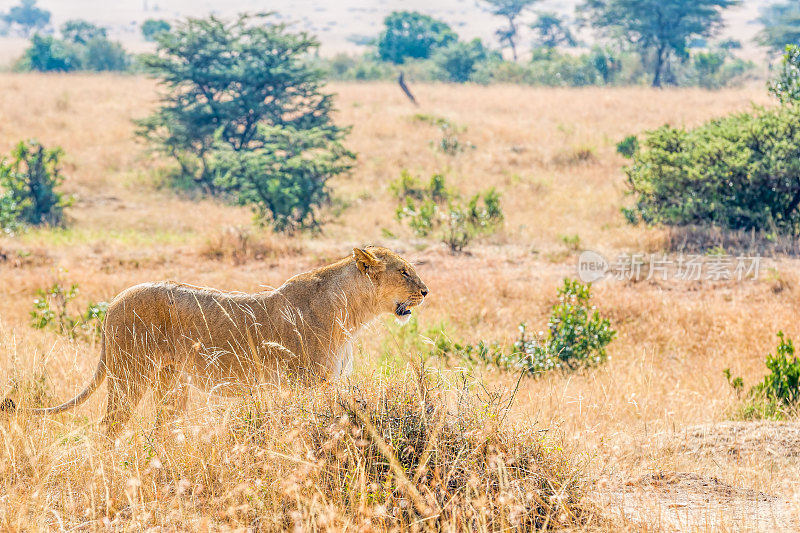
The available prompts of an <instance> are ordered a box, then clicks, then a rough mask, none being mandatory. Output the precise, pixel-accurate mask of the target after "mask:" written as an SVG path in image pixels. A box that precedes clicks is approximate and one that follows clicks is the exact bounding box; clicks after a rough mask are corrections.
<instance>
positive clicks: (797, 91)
mask: <svg viewBox="0 0 800 533" xmlns="http://www.w3.org/2000/svg"><path fill="white" fill-rule="evenodd" d="M769 92H770V93H772V94H773V95H774V96H775V97H776V98H777V99H778V100H779V101H780V102H781V103H782V104H788V103H794V102H800V46H797V45H788V46H787V47H786V52H785V53H784V55H783V59H782V60H781V68H780V71H779V72H778V74H777V76H776V78H775V79H774V80H773V81H772V82H771V83H770V86H769Z"/></svg>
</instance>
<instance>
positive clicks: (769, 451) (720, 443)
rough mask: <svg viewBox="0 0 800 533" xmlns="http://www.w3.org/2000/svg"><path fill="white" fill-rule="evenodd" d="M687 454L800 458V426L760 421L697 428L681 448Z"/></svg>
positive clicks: (695, 427)
mask: <svg viewBox="0 0 800 533" xmlns="http://www.w3.org/2000/svg"><path fill="white" fill-rule="evenodd" d="M680 446H681V448H682V449H683V450H684V451H687V452H691V453H701V454H711V455H728V456H739V455H759V456H764V457H769V458H771V459H792V458H795V459H796V458H800V422H776V421H773V420H759V421H752V422H719V423H716V424H703V425H700V426H693V427H690V428H688V429H687V430H686V432H685V434H684V439H683V440H682V442H681V444H680Z"/></svg>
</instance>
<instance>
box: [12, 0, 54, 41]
mask: <svg viewBox="0 0 800 533" xmlns="http://www.w3.org/2000/svg"><path fill="white" fill-rule="evenodd" d="M3 20H5V22H6V23H7V24H8V25H9V26H12V27H14V26H17V27H19V28H20V30H21V31H22V33H23V34H24V35H26V36H27V35H30V33H31V31H33V30H39V29H42V28H44V27H45V26H47V25H48V24H49V23H50V12H49V11H47V10H45V9H41V8H39V7H37V6H36V0H21V1H20V3H19V5H16V6H13V7H12V8H11V9H9V10H8V13H6V14H5V15H3Z"/></svg>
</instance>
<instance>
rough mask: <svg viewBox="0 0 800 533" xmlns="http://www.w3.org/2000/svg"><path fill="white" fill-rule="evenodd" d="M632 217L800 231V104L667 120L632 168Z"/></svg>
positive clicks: (629, 171) (671, 222)
mask: <svg viewBox="0 0 800 533" xmlns="http://www.w3.org/2000/svg"><path fill="white" fill-rule="evenodd" d="M626 173H627V176H628V184H629V186H630V192H631V193H632V194H633V195H634V196H635V203H634V205H633V207H632V208H631V209H627V210H625V215H626V217H627V218H628V220H629V221H631V222H634V223H635V222H638V221H644V222H645V223H648V224H657V223H663V224H667V225H689V224H700V225H703V224H712V225H715V226H719V227H722V228H727V229H735V230H739V229H741V230H751V229H754V230H765V231H773V230H778V231H781V232H785V233H789V234H792V235H797V234H798V232H799V231H800V213H798V210H797V207H798V204H799V203H800V109H798V108H793V107H784V108H781V109H776V110H762V109H757V110H756V111H755V112H754V113H739V114H736V115H732V116H729V117H726V118H722V119H717V120H713V121H711V122H709V123H707V124H705V125H703V126H700V127H699V128H696V129H694V130H688V131H687V130H684V129H681V128H673V127H670V126H663V127H661V128H659V129H657V130H655V131H653V132H650V133H649V134H648V135H647V138H646V139H645V141H644V142H643V145H642V146H641V147H640V148H639V149H638V150H637V151H636V152H635V153H634V154H633V162H632V164H631V165H630V166H629V167H628V168H626Z"/></svg>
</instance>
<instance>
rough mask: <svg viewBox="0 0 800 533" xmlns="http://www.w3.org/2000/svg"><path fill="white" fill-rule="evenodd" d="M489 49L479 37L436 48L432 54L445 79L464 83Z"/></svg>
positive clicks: (485, 56)
mask: <svg viewBox="0 0 800 533" xmlns="http://www.w3.org/2000/svg"><path fill="white" fill-rule="evenodd" d="M488 57H489V51H488V50H487V49H486V47H485V46H484V45H483V42H482V41H481V40H480V39H477V38H476V39H473V40H471V41H469V42H460V41H459V42H454V43H451V44H450V45H448V46H447V47H445V48H440V49H438V50H437V51H436V52H435V53H434V54H433V56H432V59H433V62H434V64H435V65H436V66H437V67H438V68H439V69H440V70H441V71H442V73H443V78H444V80H446V81H453V82H458V83H464V82H467V81H470V80H471V79H472V74H473V73H474V72H475V69H476V68H477V66H478V65H479V64H480V63H482V62H483V61H486V59H487V58H488Z"/></svg>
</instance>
